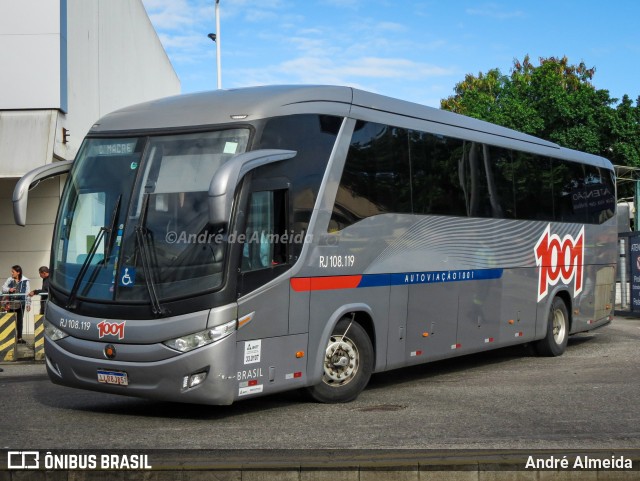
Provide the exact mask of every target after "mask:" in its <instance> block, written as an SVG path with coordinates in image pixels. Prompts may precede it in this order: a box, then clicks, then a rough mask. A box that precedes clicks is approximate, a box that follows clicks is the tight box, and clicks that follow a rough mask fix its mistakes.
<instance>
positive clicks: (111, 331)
mask: <svg viewBox="0 0 640 481" xmlns="http://www.w3.org/2000/svg"><path fill="white" fill-rule="evenodd" d="M125 322H127V321H122V322H107V321H102V322H101V323H100V324H98V336H99V337H100V339H102V338H103V337H104V336H118V339H121V340H122V339H124V323H125Z"/></svg>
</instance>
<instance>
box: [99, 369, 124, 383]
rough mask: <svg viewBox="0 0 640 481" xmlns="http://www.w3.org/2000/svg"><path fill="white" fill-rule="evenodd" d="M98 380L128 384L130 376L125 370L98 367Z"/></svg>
mask: <svg viewBox="0 0 640 481" xmlns="http://www.w3.org/2000/svg"><path fill="white" fill-rule="evenodd" d="M98 382H102V383H105V384H117V385H119V386H128V385H129V378H128V376H127V373H126V372H124V371H103V370H101V369H98Z"/></svg>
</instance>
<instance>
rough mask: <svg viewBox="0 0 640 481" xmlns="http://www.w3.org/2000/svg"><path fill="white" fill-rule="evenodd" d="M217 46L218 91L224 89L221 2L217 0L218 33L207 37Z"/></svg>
mask: <svg viewBox="0 0 640 481" xmlns="http://www.w3.org/2000/svg"><path fill="white" fill-rule="evenodd" d="M207 37H209V38H210V39H211V40H213V41H214V42H215V44H216V70H217V73H218V89H221V88H222V66H221V64H220V0H216V33H210V34H209V35H207Z"/></svg>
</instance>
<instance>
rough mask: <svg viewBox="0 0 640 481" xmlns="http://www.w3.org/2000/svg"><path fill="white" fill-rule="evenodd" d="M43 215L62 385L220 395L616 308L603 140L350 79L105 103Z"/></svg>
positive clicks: (539, 335) (309, 380) (469, 346)
mask: <svg viewBox="0 0 640 481" xmlns="http://www.w3.org/2000/svg"><path fill="white" fill-rule="evenodd" d="M60 174H68V177H67V180H66V184H65V187H64V191H63V194H62V196H61V201H60V207H59V210H58V214H57V219H56V223H55V227H54V233H53V243H52V247H51V264H50V265H51V276H50V284H49V285H50V288H49V289H50V291H49V301H48V304H47V308H46V313H45V320H44V325H45V332H46V336H45V358H46V369H47V372H48V375H49V377H50V379H51V380H52V381H53V382H54V383H57V384H61V385H65V386H70V387H75V388H81V389H90V390H95V391H102V392H106V393H116V394H124V395H131V396H139V397H144V398H152V399H159V400H168V401H178V402H185V403H202V404H212V405H227V404H231V403H233V402H234V401H237V400H241V399H247V398H252V397H255V396H262V395H267V394H272V393H277V392H282V391H286V390H292V389H299V388H305V389H306V390H308V392H309V393H310V395H311V397H312V398H313V399H315V400H317V401H320V402H334V403H340V402H349V401H352V400H354V399H355V398H356V397H357V396H358V394H359V393H360V392H361V391H362V390H363V389H364V388H365V386H366V385H367V383H368V381H369V379H370V377H371V375H372V373H379V372H383V371H387V370H391V369H396V368H400V367H403V366H410V365H416V364H420V363H426V362H431V361H435V360H441V359H445V358H450V357H453V356H459V355H464V354H471V353H478V352H484V351H487V350H489V349H494V348H498V347H503V346H511V345H515V344H523V343H531V344H533V345H534V347H535V349H536V350H537V352H538V353H540V354H541V355H546V356H559V355H561V354H562V353H563V351H565V348H566V346H567V340H568V336H569V335H571V334H574V333H578V332H584V331H589V330H592V329H595V328H597V327H600V326H603V325H605V324H606V323H608V322H610V321H611V319H612V313H613V311H612V309H613V304H614V302H613V298H612V292H613V286H614V279H615V275H614V270H615V265H616V248H615V246H616V239H617V228H616V217H615V210H616V202H615V178H614V172H613V168H612V165H611V163H610V162H609V161H608V160H606V159H604V158H601V157H598V156H595V155H590V154H586V153H582V152H577V151H574V150H570V149H567V148H562V147H560V146H558V145H556V144H554V143H552V142H548V141H545V140H542V139H539V138H535V137H532V136H530V135H525V134H523V133H519V132H516V131H513V130H510V129H507V128H503V127H500V126H497V125H493V124H490V123H487V122H483V121H480V120H477V119H472V118H468V117H464V116H460V115H457V114H454V113H451V112H446V111H441V110H438V109H435V108H429V107H426V106H421V105H417V104H414V103H410V102H406V101H401V100H396V99H392V98H388V97H385V96H381V95H377V94H373V93H369V92H365V91H361V90H358V89H354V88H350V87H341V86H266V87H253V88H242V89H237V90H226V91H223V90H218V91H213V92H204V93H195V94H189V95H180V96H175V97H169V98H164V99H159V100H155V101H151V102H147V103H143V104H139V105H134V106H131V107H128V108H124V109H122V110H118V111H116V112H113V113H110V114H108V115H106V116H104V117H103V118H101V119H100V120H98V121H97V122H96V123H95V125H93V127H92V128H91V130H90V131H89V132H88V134H87V136H86V138H85V140H84V141H83V143H82V145H81V147H80V149H79V151H78V154H77V156H76V158H75V160H73V161H68V162H57V163H54V164H51V165H47V166H45V167H40V168H39V169H36V170H34V171H32V172H30V173H28V174H26V175H25V176H24V177H23V178H22V179H21V180H20V181H19V183H18V184H17V185H16V188H15V191H14V197H13V201H14V216H15V218H16V223H17V224H20V225H24V224H25V221H26V212H27V202H28V190H29V187H30V186H31V185H33V184H35V183H36V182H38V181H40V180H42V179H45V178H48V177H52V176H54V175H60Z"/></svg>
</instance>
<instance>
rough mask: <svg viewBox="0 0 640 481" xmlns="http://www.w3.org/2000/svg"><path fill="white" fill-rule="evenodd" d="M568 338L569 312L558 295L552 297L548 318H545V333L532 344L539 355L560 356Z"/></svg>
mask: <svg viewBox="0 0 640 481" xmlns="http://www.w3.org/2000/svg"><path fill="white" fill-rule="evenodd" d="M568 340H569V313H568V311H567V306H566V305H565V303H564V301H563V300H562V299H560V298H559V297H556V298H554V299H553V302H552V303H551V309H550V310H549V318H548V320H547V334H546V335H545V337H544V339H540V340H539V341H537V342H536V343H535V344H534V347H535V349H536V352H537V353H538V355H540V356H547V357H554V356H561V355H562V353H564V351H565V349H566V348H567V341H568Z"/></svg>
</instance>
